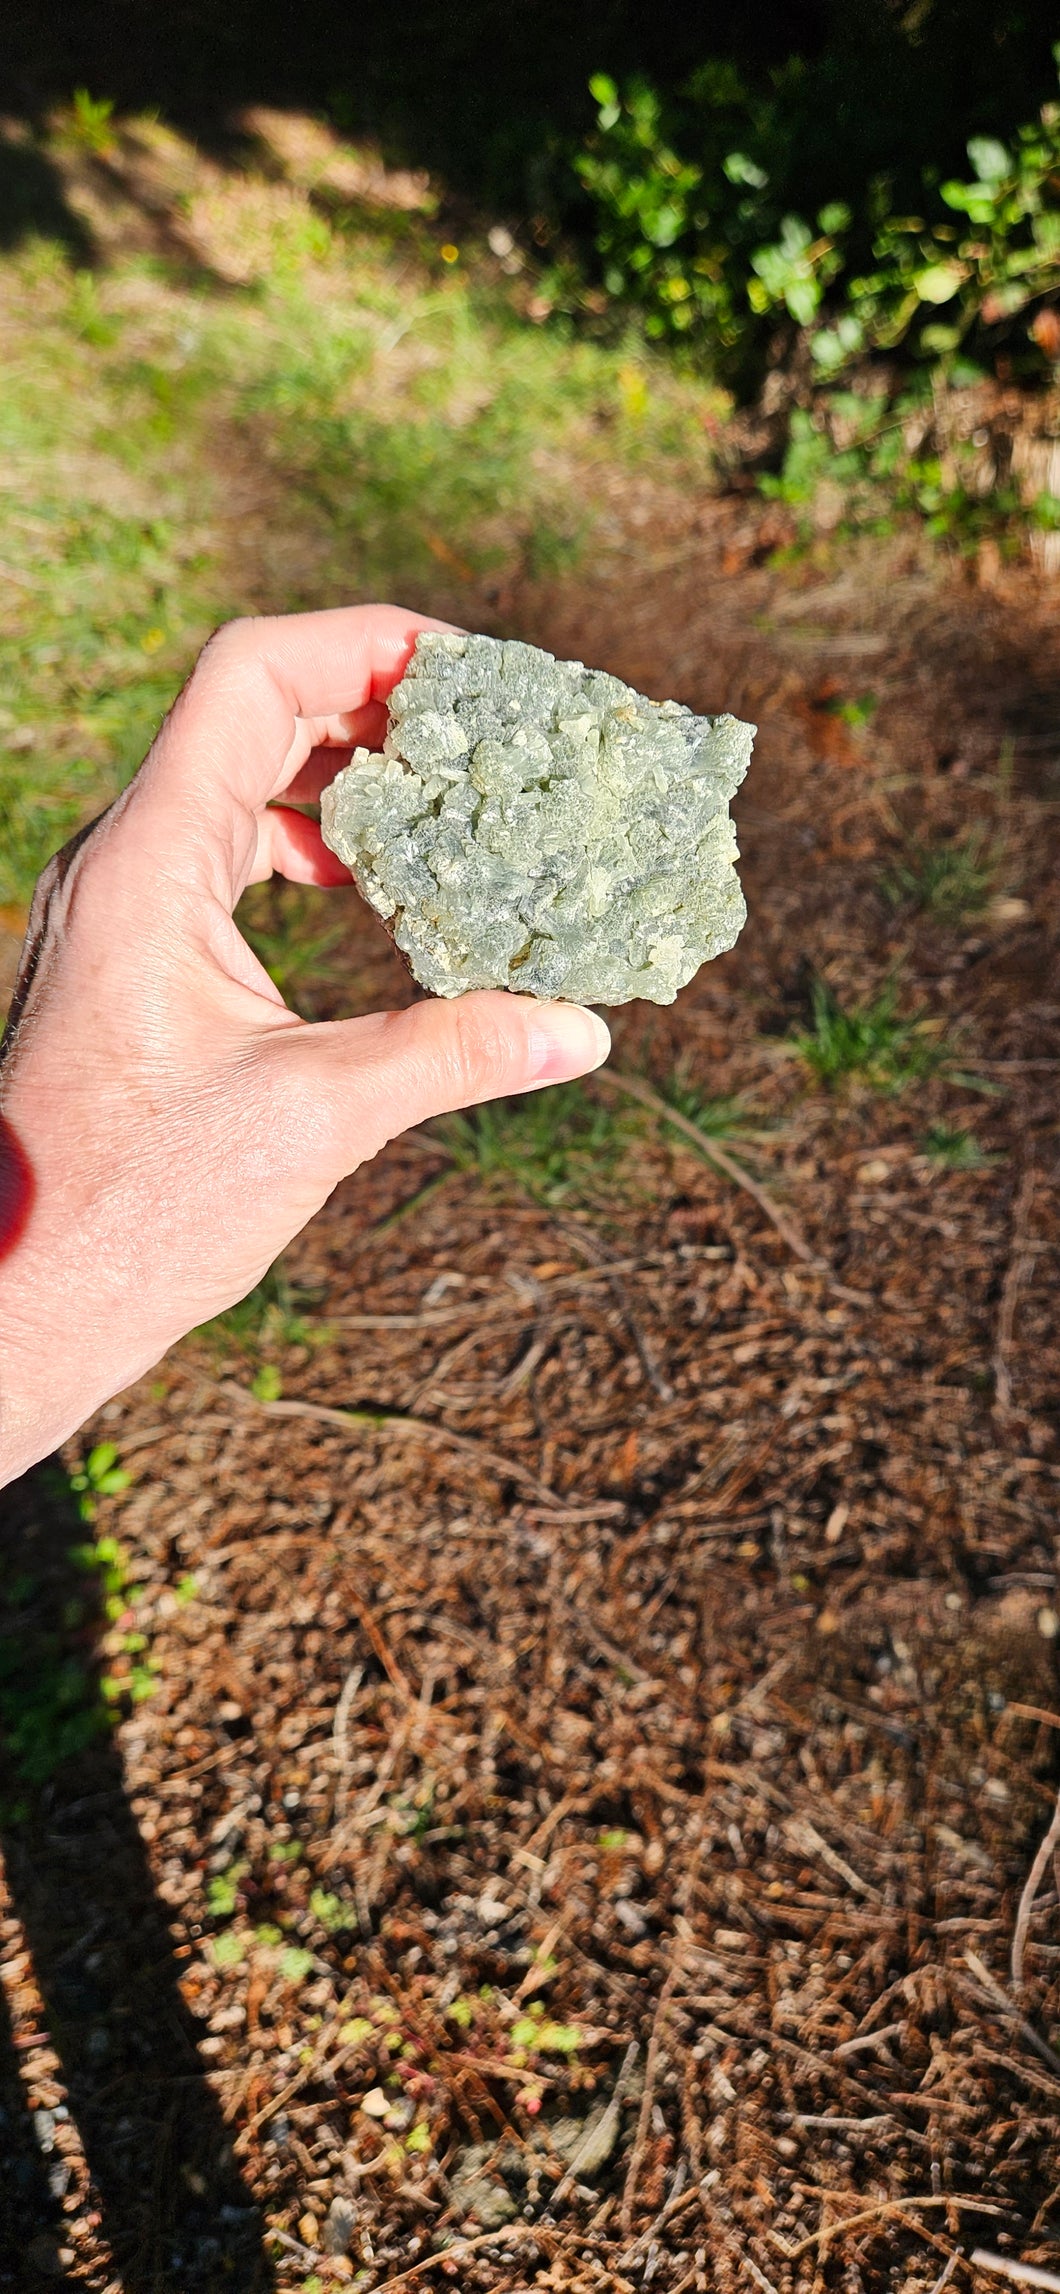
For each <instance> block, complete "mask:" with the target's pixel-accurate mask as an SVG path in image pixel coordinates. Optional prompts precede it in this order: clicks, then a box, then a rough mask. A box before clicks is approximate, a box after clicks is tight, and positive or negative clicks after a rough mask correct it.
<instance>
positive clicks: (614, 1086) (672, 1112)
mask: <svg viewBox="0 0 1060 2294" xmlns="http://www.w3.org/2000/svg"><path fill="white" fill-rule="evenodd" d="M593 1080H594V1082H596V1083H601V1084H603V1085H604V1086H605V1088H606V1089H607V1090H610V1091H621V1092H624V1093H625V1095H626V1097H627V1099H635V1100H637V1101H638V1102H639V1104H640V1106H641V1107H646V1108H648V1110H649V1112H650V1113H651V1114H652V1115H654V1116H655V1117H656V1119H657V1121H658V1122H660V1123H668V1124H669V1125H670V1127H671V1129H672V1130H674V1131H679V1132H680V1133H681V1136H682V1138H684V1139H689V1140H691V1142H692V1145H693V1146H694V1147H696V1148H697V1149H698V1151H699V1153H700V1154H701V1155H704V1156H705V1157H706V1159H707V1161H708V1163H713V1164H714V1165H715V1167H716V1169H717V1170H719V1171H721V1172H723V1174H724V1176H725V1178H726V1179H731V1181H732V1184H733V1186H734V1187H740V1188H742V1189H743V1192H744V1194H745V1195H750V1197H751V1199H752V1201H753V1202H755V1203H757V1205H758V1208H759V1210H760V1211H762V1212H764V1214H765V1216H766V1218H767V1219H768V1220H769V1222H770V1225H771V1226H774V1227H775V1228H776V1230H777V1233H778V1235H779V1236H780V1237H781V1240H782V1241H783V1242H785V1243H786V1244H787V1246H788V1249H789V1251H791V1253H792V1255H793V1256H794V1257H795V1258H797V1259H801V1260H802V1263H803V1265H804V1266H808V1267H811V1268H812V1270H813V1272H814V1274H821V1275H824V1276H825V1278H826V1280H827V1281H828V1283H829V1285H830V1287H831V1288H832V1289H833V1290H834V1291H835V1292H836V1295H837V1297H839V1298H845V1299H848V1300H849V1301H850V1303H851V1304H852V1305H853V1306H873V1305H875V1303H876V1302H875V1300H874V1299H872V1298H870V1297H869V1296H868V1293H867V1292H866V1291H862V1290H848V1289H847V1287H846V1285H845V1283H841V1282H839V1281H838V1280H837V1278H836V1276H835V1275H834V1274H833V1271H832V1268H831V1267H830V1266H829V1264H828V1261H827V1259H822V1258H819V1257H818V1256H817V1253H816V1251H812V1250H811V1249H810V1245H809V1243H808V1242H807V1241H806V1238H805V1235H803V1234H801V1233H800V1231H799V1228H798V1227H797V1226H796V1225H795V1222H794V1220H793V1219H790V1218H789V1217H788V1214H787V1212H786V1211H782V1210H781V1208H780V1205H779V1203H777V1202H775V1201H774V1199H773V1197H772V1195H771V1194H770V1193H769V1190H768V1188H766V1187H763V1186H762V1184H761V1181H760V1180H758V1179H753V1178H752V1177H751V1173H750V1172H749V1171H747V1170H745V1169H744V1166H743V1164H742V1163H738V1162H737V1160H736V1157H735V1155H730V1154H729V1151H728V1148H727V1147H723V1146H721V1144H720V1142H719V1141H718V1140H717V1139H712V1138H711V1135H710V1133H709V1131H704V1130H703V1129H702V1128H701V1126H700V1125H699V1124H698V1123H693V1121H692V1119H691V1116H688V1115H682V1114H681V1113H680V1110H679V1109H678V1108H676V1107H671V1106H670V1104H669V1102H668V1101H667V1100H665V1099H663V1098H662V1096H661V1094H660V1093H659V1092H657V1091H653V1090H652V1087H651V1085H650V1083H644V1082H642V1081H641V1078H640V1077H639V1076H636V1075H622V1074H620V1073H619V1071H618V1069H617V1068H613V1067H601V1068H599V1069H598V1070H597V1072H596V1075H595V1077H594V1079H593Z"/></svg>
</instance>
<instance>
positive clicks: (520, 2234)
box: [386, 2222, 552, 2294]
mask: <svg viewBox="0 0 1060 2294" xmlns="http://www.w3.org/2000/svg"><path fill="white" fill-rule="evenodd" d="M517 2238H525V2239H528V2240H531V2241H532V2242H533V2244H534V2245H535V2246H540V2245H545V2246H549V2245H551V2244H552V2241H551V2240H550V2238H549V2236H548V2234H547V2232H546V2231H545V2230H543V2229H542V2228H541V2226H540V2225H539V2224H537V2223H529V2222H508V2223H502V2224H501V2226H500V2228H499V2229H497V2230H480V2231H478V2232H477V2234H476V2236H475V2237H474V2238H454V2240H453V2243H452V2245H451V2246H443V2247H442V2248H441V2249H440V2251H439V2252H438V2253H437V2254H425V2255H423V2256H422V2258H421V2260H420V2261H419V2262H414V2263H412V2265H411V2267H410V2268H409V2269H408V2270H399V2271H398V2274H397V2277H396V2278H388V2279H387V2282H386V2283H387V2285H388V2286H389V2288H390V2294H394V2289H395V2287H397V2286H411V2285H412V2284H413V2282H414V2280H415V2279H417V2278H422V2276H423V2273H424V2271H425V2270H441V2269H445V2270H446V2276H447V2277H451V2276H452V2269H451V2265H452V2264H453V2263H458V2262H463V2261H464V2260H465V2258H466V2257H467V2255H469V2254H474V2253H476V2252H477V2250H478V2248H479V2247H480V2246H509V2245H510V2244H511V2242H512V2240H513V2239H517ZM447 2265H448V2266H450V2267H447Z"/></svg>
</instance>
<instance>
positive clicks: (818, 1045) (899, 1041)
mask: <svg viewBox="0 0 1060 2294" xmlns="http://www.w3.org/2000/svg"><path fill="white" fill-rule="evenodd" d="M897 1003H898V989H897V986H896V984H895V982H894V981H893V980H889V981H888V982H887V984H886V986H885V987H884V988H882V989H881V991H880V993H879V995H878V996H875V997H874V998H873V999H872V1001H871V1002H870V1003H866V1004H856V1005H853V1006H851V1007H850V1008H849V1009H847V1010H844V1008H843V1006H842V1004H840V1002H839V1001H838V998H837V997H836V996H835V994H834V993H833V991H832V989H831V988H830V987H829V986H828V985H827V983H826V982H825V981H824V980H815V982H814V986H813V1000H812V1013H813V1024H812V1027H810V1028H808V1029H803V1030H800V1031H798V1032H797V1033H796V1034H795V1035H793V1036H792V1038H791V1042H792V1045H793V1048H794V1050H795V1051H796V1053H797V1054H798V1056H799V1058H800V1059H802V1060H804V1061H805V1063H806V1066H807V1067H808V1068H810V1070H811V1071H812V1073H813V1074H814V1075H815V1076H816V1078H817V1080H818V1082H819V1083H824V1084H829V1085H832V1086H835V1085H839V1084H842V1083H846V1082H850V1081H857V1082H861V1083H865V1084H868V1085H869V1086H870V1087H871V1088H872V1089H873V1090H874V1091H884V1092H897V1091H902V1090H904V1088H905V1087H906V1085H907V1084H910V1083H917V1082H920V1081H921V1080H922V1079H923V1078H924V1077H925V1076H927V1075H930V1074H932V1073H933V1072H934V1071H935V1070H936V1069H937V1068H938V1066H939V1063H940V1051H939V1047H938V1044H937V1043H936V1042H935V1041H934V1040H933V1038H932V1036H931V1035H930V1034H929V1032H928V1030H929V1025H930V1023H929V1022H928V1021H926V1020H925V1018H924V1017H923V1015H922V1014H914V1015H913V1016H912V1017H909V1018H902V1017H901V1016H900V1014H899V1012H898V1010H897Z"/></svg>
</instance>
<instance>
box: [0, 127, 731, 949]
mask: <svg viewBox="0 0 1060 2294" xmlns="http://www.w3.org/2000/svg"><path fill="white" fill-rule="evenodd" d="M135 135H136V137H137V138H139V142H138V143H135V138H133V139H131V140H130V133H129V130H128V129H127V128H123V127H122V126H121V123H116V122H115V121H114V120H113V119H112V117H111V116H110V114H109V113H107V114H106V115H105V116H104V113H103V111H102V110H100V109H99V108H98V107H97V108H96V109H92V110H90V109H89V108H86V105H84V104H82V105H81V107H80V110H78V111H76V112H75V116H74V118H73V121H72V124H71V125H69V126H68V128H67V130H66V141H65V144H64V145H63V147H62V148H63V153H65V155H66V156H65V157H64V158H63V164H64V165H66V164H68V163H69V164H70V165H73V166H78V165H79V166H81V167H82V169H83V168H84V167H85V166H88V165H91V166H105V165H106V154H107V152H108V151H109V150H110V149H111V148H112V147H113V146H114V143H115V138H116V137H117V139H118V141H119V143H121V139H122V138H123V137H124V138H125V142H124V144H122V149H123V150H124V151H126V152H128V151H132V150H133V148H134V143H135V149H137V150H139V149H140V148H141V146H143V147H144V148H148V147H149V148H150V150H151V151H152V152H154V153H155V156H156V159H157V162H158V166H159V167H161V168H162V169H163V171H164V169H165V168H168V169H169V170H170V174H171V176H172V178H173V184H174V188H173V192H172V198H171V214H170V220H171V222H172V225H173V229H174V232H175V233H182V234H184V236H185V238H187V237H188V235H189V234H190V235H191V236H192V238H193V239H194V245H195V249H196V251H197V252H196V257H195V260H192V259H191V258H190V257H189V258H188V259H181V258H179V257H178V256H175V257H174V260H173V261H172V262H163V261H161V260H160V259H159V258H157V257H154V258H150V259H149V258H147V257H145V256H144V255H142V254H133V253H130V254H119V255H117V256H115V257H113V258H112V259H110V260H109V261H108V262H106V263H104V264H102V265H101V266H100V268H99V269H98V270H96V271H94V272H92V273H89V272H87V271H83V270H81V271H77V270H72V269H71V267H70V264H69V261H68V259H67V256H66V253H65V251H64V249H63V248H62V247H61V246H60V245H59V244H58V243H57V242H52V241H49V240H46V239H38V240H36V241H32V242H29V243H26V244H24V245H23V246H22V247H21V248H20V249H19V250H17V251H16V252H15V253H13V254H11V255H8V256H6V257H4V258H3V259H0V363H2V366H3V372H4V386H3V391H2V392H0V525H2V529H3V541H2V545H0V693H2V696H3V699H2V702H0V811H2V813H3V816H4V820H5V836H4V840H3V851H2V853H0V906H3V905H13V904H14V905H24V904H25V903H26V901H27V900H28V898H29V895H30V892H31V889H32V885H33V882H34V880H35V877H36V875H37V873H38V871H39V869H40V867H41V866H42V864H43V862H44V860H45V859H46V858H47V857H48V855H49V853H50V852H52V851H53V850H54V849H55V848H56V847H57V846H58V845H59V844H60V843H62V842H63V841H64V839H65V838H66V837H67V836H69V835H70V834H71V833H72V831H73V830H74V829H75V828H76V827H77V826H79V825H80V823H81V822H83V821H84V820H86V819H88V818H91V817H92V815H93V813H94V812H96V811H98V810H100V809H101V808H102V807H103V806H104V805H106V804H107V803H108V802H109V800H110V798H111V797H112V796H113V795H114V794H115V793H116V791H117V790H118V788H120V787H121V786H122V785H123V784H124V782H125V781H126V780H127V779H128V777H129V776H130V774H131V773H132V772H133V771H134V770H135V767H136V765H137V763H138V762H139V760H140V758H141V757H142V755H143V753H144V751H145V749H146V747H147V746H148V744H149V742H150V740H151V738H152V736H153V734H154V732H155V730H156V729H157V726H158V724H159V721H160V719H161V717H162V715H163V713H164V711H165V709H166V708H167V706H168V705H169V703H170V701H171V700H172V698H173V695H174V693H175V692H176V690H177V689H178V687H179V685H180V683H181V681H182V679H183V677H184V676H185V675H186V673H187V671H188V669H189V668H190V666H191V664H192V662H193V660H194V657H195V654H196V652H197V650H198V648H199V647H200V645H201V644H202V643H203V642H204V640H205V638H206V637H207V636H208V634H209V632H210V629H211V628H212V627H213V626H214V625H215V624H216V623H217V621H219V620H221V619H224V618H226V617H228V616H230V615H233V614H237V613H240V612H245V611H253V610H268V611H286V610H297V609H299V608H304V607H308V606H314V605H320V604H334V603H337V602H339V601H340V600H341V601H355V600H357V599H364V598H368V597H372V596H384V597H386V596H390V597H395V596H396V597H398V598H402V599H403V600H404V601H405V602H407V603H409V604H411V605H414V606H418V607H420V608H421V609H423V610H437V611H442V612H447V613H449V614H450V615H452V616H453V617H454V618H456V619H458V620H459V619H460V618H461V612H462V608H463V607H466V609H467V610H468V611H469V612H474V613H475V615H476V618H480V617H481V614H482V611H483V607H482V601H481V597H478V596H476V594H475V585H476V584H478V583H480V582H481V581H482V580H483V579H484V578H485V577H488V576H495V577H496V578H502V577H505V578H506V577H507V576H508V575H511V574H516V575H526V574H529V575H530V576H533V577H548V578H554V577H555V576H557V575H560V574H562V573H563V572H565V571H566V570H567V569H568V568H569V567H570V566H572V565H573V564H575V563H576V562H577V559H578V557H579V554H580V553H581V552H583V551H584V549H585V548H586V546H587V545H588V543H589V542H590V540H591V536H592V532H593V524H594V513H593V494H594V488H595V487H596V485H597V484H598V482H599V484H600V485H601V488H602V481H603V474H604V472H605V470H606V469H607V468H608V467H612V468H613V466H614V464H615V463H616V462H619V463H622V462H626V463H628V464H631V465H632V464H638V463H640V464H644V465H646V466H649V467H651V468H653V469H656V468H658V467H659V465H660V463H661V462H663V461H667V462H669V464H670V466H671V467H673V468H674V469H675V471H676V470H678V469H681V470H688V471H691V470H693V469H694V470H695V472H696V473H697V474H698V477H699V480H700V481H702V479H703V477H704V476H705V475H706V473H707V470H708V468H709V450H708V448H707V446H706V445H705V443H704V429H703V419H702V418H703V414H704V411H705V410H706V407H707V402H708V399H709V400H710V403H711V404H712V405H716V403H717V396H718V394H717V393H716V392H714V393H710V392H708V391H707V390H706V389H705V388H704V387H703V386H700V385H696V384H693V383H691V382H690V381H687V380H684V379H682V378H680V377H679V376H677V375H670V374H668V373H667V372H666V371H665V370H664V369H662V368H661V367H660V368H659V369H658V370H657V369H656V368H655V367H654V366H652V365H651V364H650V362H647V361H644V360H643V359H642V361H641V365H640V366H639V367H638V374H642V375H643V388H642V389H641V390H640V391H639V392H637V393H636V394H631V392H630V388H629V373H630V360H631V356H632V357H636V355H637V354H631V352H630V350H629V348H628V346H626V347H624V348H623V347H621V346H617V345H616V346H611V347H609V346H606V345H601V344H596V343H590V342H581V341H577V340H575V339H574V338H573V336H571V337H569V338H565V337H564V336H563V335H562V333H560V332H557V331H556V330H555V329H546V328H541V327H536V326H534V325H532V324H529V323H528V322H526V321H525V320H521V319H520V318H519V317H518V316H517V315H516V313H515V312H514V311H513V309H512V307H511V304H510V300H509V299H506V295H507V290H506V289H505V290H503V291H502V290H501V289H500V288H499V287H498V286H497V285H496V283H495V280H492V279H491V280H487V279H486V277H485V274H484V273H483V274H481V276H480V274H479V273H478V272H477V271H476V268H475V265H474V262H473V261H472V262H471V263H467V262H465V261H464V260H463V259H462V260H461V262H460V263H459V264H457V265H456V266H455V267H454V266H451V265H450V266H447V265H446V264H444V263H442V262H441V261H440V259H439V255H438V249H437V246H436V244H435V241H434V238H433V237H432V235H431V232H430V230H429V228H428V226H427V225H426V223H425V222H423V220H422V219H420V218H413V219H410V218H408V217H401V218H395V217H394V216H393V215H387V216H385V217H382V218H380V220H379V221H378V222H377V223H373V222H371V221H370V220H366V218H365V215H364V212H363V211H361V212H360V213H359V214H358V213H356V212H355V211H353V210H350V211H349V213H348V214H347V215H346V217H345V218H343V217H341V216H340V217H332V218H330V219H329V218H328V217H327V216H325V215H324V214H322V213H321V212H320V211H319V210H318V208H317V207H316V206H314V205H313V204H312V202H311V200H310V198H309V196H308V195H307V194H305V193H303V192H301V191H300V190H299V189H298V188H297V186H295V185H293V184H291V185H288V184H277V183H275V182H272V181H268V180H267V179H266V178H265V176H264V175H262V176H254V175H252V174H246V173H239V172H233V173H231V174H229V175H227V176H225V175H222V174H221V173H220V171H219V170H214V171H212V172H210V171H208V170H206V169H205V167H204V164H203V163H201V162H200V161H199V160H198V158H197V155H196V154H195V153H194V152H193V151H192V150H191V147H189V146H187V145H184V144H182V143H181V142H180V140H179V139H178V138H176V137H175V136H172V135H169V134H168V132H167V131H165V130H163V129H161V128H159V127H157V125H154V126H152V125H151V123H145V122H142V123H139V124H138V125H137V127H136V131H135ZM85 148H87V149H88V150H89V151H90V152H91V154H92V155H93V156H92V157H91V159H90V160H87V159H86V158H85ZM71 153H72V154H73V157H72V158H70V154H71ZM78 153H80V157H78ZM196 264H197V267H196ZM260 929H261V930H262V931H263V932H264V933H265V934H267V933H268V931H269V930H270V926H269V922H268V919H266V920H265V924H264V926H263V927H261V928H260ZM326 954H327V949H326V947H324V946H321V947H320V949H319V950H318V955H319V956H320V957H321V958H322V959H323V958H326ZM270 959H271V961H273V962H275V963H276V964H278V965H286V966H287V967H288V970H289V967H290V955H289V951H285V950H284V949H281V948H278V947H277V948H273V949H272V950H271V951H267V952H266V954H265V960H266V962H270ZM304 984H305V983H304V979H303V980H301V981H296V982H294V983H293V985H294V987H295V989H296V990H300V989H301V988H302V987H303V986H304Z"/></svg>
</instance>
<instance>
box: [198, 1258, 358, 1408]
mask: <svg viewBox="0 0 1060 2294" xmlns="http://www.w3.org/2000/svg"><path fill="white" fill-rule="evenodd" d="M321 1297H322V1293H321V1292H320V1291H317V1290H309V1289H307V1288H306V1287H305V1286H304V1285H299V1284H296V1283H292V1282H291V1280H290V1277H289V1276H288V1274H287V1272H286V1269H285V1267H284V1264H283V1260H282V1259H277V1261H276V1264H275V1266H271V1267H270V1268H269V1271H268V1273H267V1274H266V1275H264V1276H263V1277H262V1280H261V1281H260V1282H259V1283H256V1284H255V1286H254V1289H253V1290H251V1291H248V1293H247V1295H246V1297H245V1298H241V1299H239V1300H237V1302H236V1304H235V1306H230V1307H228V1308H227V1309H226V1311H225V1313H224V1314H218V1315H215V1316H214V1319H213V1321H212V1322H204V1323H203V1324H202V1325H201V1326H200V1328H199V1329H198V1331H197V1332H196V1333H195V1335H196V1337H198V1338H205V1339H207V1340H209V1341H210V1343H211V1344H213V1345H216V1346H217V1347H219V1348H220V1349H221V1351H222V1352H224V1353H231V1352H233V1351H236V1352H238V1353H240V1354H243V1355H245V1356H247V1357H248V1358H249V1359H253V1360H258V1359H259V1357H260V1356H262V1355H263V1354H267V1353H269V1352H271V1351H273V1350H275V1349H276V1348H277V1347H283V1346H320V1345H322V1344H323V1343H324V1342H325V1340H326V1338H327V1336H328V1326H327V1324H326V1323H325V1322H322V1321H321V1320H320V1319H319V1317H315V1316H313V1315H311V1314H308V1313H307V1312H306V1309H307V1308H309V1307H313V1306H318V1305H319V1304H320V1300H321ZM261 1399H263V1400H269V1399H275V1397H270V1396H268V1395H263V1396H262V1397H261Z"/></svg>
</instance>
